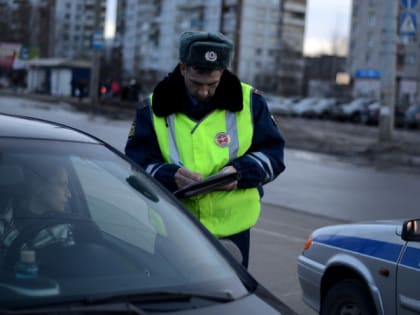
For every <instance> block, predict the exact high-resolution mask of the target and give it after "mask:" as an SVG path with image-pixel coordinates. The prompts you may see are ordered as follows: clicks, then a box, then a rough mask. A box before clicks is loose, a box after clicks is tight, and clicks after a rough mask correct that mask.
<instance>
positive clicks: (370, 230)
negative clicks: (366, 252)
mask: <svg viewBox="0 0 420 315" xmlns="http://www.w3.org/2000/svg"><path fill="white" fill-rule="evenodd" d="M404 221H405V220H403V219H396V220H377V221H366V222H358V223H349V224H341V225H333V226H326V227H322V228H319V229H317V230H315V231H314V232H313V234H312V239H313V240H314V241H316V240H317V239H320V238H322V239H325V238H326V237H329V238H334V237H337V236H346V237H354V238H367V239H377V240H387V241H390V238H391V239H392V238H393V239H394V241H393V242H395V243H402V242H403V241H402V240H401V231H402V224H403V222H404Z"/></svg>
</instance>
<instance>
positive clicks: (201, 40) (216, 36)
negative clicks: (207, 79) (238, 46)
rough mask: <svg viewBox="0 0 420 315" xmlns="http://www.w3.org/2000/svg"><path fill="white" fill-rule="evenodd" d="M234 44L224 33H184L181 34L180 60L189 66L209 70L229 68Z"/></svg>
mask: <svg viewBox="0 0 420 315" xmlns="http://www.w3.org/2000/svg"><path fill="white" fill-rule="evenodd" d="M232 54H233V43H232V42H231V41H230V40H229V39H228V38H227V37H226V36H224V35H223V34H222V33H209V32H202V31H199V32H184V33H182V34H181V38H180V45H179V58H180V60H181V62H184V63H186V64H187V65H189V66H197V67H200V68H204V69H209V70H217V69H226V68H228V67H229V65H230V62H231V59H232Z"/></svg>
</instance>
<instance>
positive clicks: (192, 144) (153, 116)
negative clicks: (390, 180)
mask: <svg viewBox="0 0 420 315" xmlns="http://www.w3.org/2000/svg"><path fill="white" fill-rule="evenodd" d="M232 55H233V44H232V42H231V41H230V40H229V39H228V38H226V37H225V36H224V35H223V34H220V33H209V32H201V31H200V32H185V33H183V34H182V35H181V37H180V49H179V57H180V62H179V64H178V65H177V66H176V67H175V69H174V70H173V71H172V72H171V73H170V74H169V75H168V76H167V77H166V78H164V79H163V80H162V81H161V82H159V83H158V84H157V86H156V87H155V89H154V91H153V93H152V94H151V95H150V97H149V98H147V99H146V100H144V101H142V102H140V104H139V106H138V108H137V111H136V116H135V119H134V121H133V124H132V126H131V130H130V134H129V137H128V141H127V143H126V147H125V152H126V155H127V156H128V157H130V158H131V159H132V160H134V161H135V162H137V163H138V164H140V165H141V166H142V167H143V168H144V169H145V170H146V172H148V173H149V174H150V175H151V176H153V177H154V178H156V179H157V180H158V181H160V182H161V183H162V184H163V185H164V186H165V187H166V188H167V189H169V190H170V191H172V192H174V191H175V190H177V189H180V188H182V187H184V186H185V185H188V184H191V183H195V182H197V181H200V180H202V179H205V178H207V177H208V176H210V175H213V174H217V173H220V172H231V171H236V172H238V173H239V175H240V177H239V179H238V180H237V181H235V182H233V183H230V184H226V185H224V186H223V187H221V188H219V189H218V190H217V191H212V192H209V193H206V194H203V195H200V196H195V197H191V198H186V199H181V201H182V202H183V203H184V204H185V206H186V207H187V208H188V209H189V210H190V211H191V212H192V213H193V214H194V215H195V216H196V217H197V218H198V219H199V220H200V221H201V223H202V224H204V226H205V227H206V228H207V229H208V230H209V231H210V232H211V233H212V234H213V235H214V236H216V237H217V238H227V239H230V240H231V241H233V242H234V243H235V244H236V245H237V246H238V247H239V249H240V251H241V254H242V258H243V260H242V264H243V265H244V266H245V267H246V268H247V267H248V260H249V248H250V228H251V227H252V226H254V225H255V224H256V222H257V220H258V217H259V215H260V210H261V202H260V200H261V197H262V195H263V189H262V185H263V184H266V183H268V182H270V181H272V180H274V179H275V178H276V177H277V176H278V175H279V174H280V173H281V172H282V171H283V170H284V169H285V165H284V162H283V149H284V139H283V137H282V136H281V134H280V132H279V130H278V128H277V126H276V125H275V123H274V121H273V120H272V118H271V116H270V113H269V111H268V108H267V104H266V101H265V100H264V98H263V96H262V95H261V94H260V93H259V92H258V91H257V90H255V89H254V88H252V87H251V86H250V85H248V84H246V83H244V82H241V81H240V80H239V79H238V77H237V76H235V75H234V74H233V73H231V72H230V71H229V70H228V67H229V65H230V62H231V59H232Z"/></svg>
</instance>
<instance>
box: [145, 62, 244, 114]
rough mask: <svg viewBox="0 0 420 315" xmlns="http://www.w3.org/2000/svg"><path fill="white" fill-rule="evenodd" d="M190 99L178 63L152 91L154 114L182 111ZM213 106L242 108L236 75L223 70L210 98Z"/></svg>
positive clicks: (235, 110) (228, 108)
mask: <svg viewBox="0 0 420 315" xmlns="http://www.w3.org/2000/svg"><path fill="white" fill-rule="evenodd" d="M189 104H190V101H189V99H188V96H187V94H186V88H185V84H184V77H183V76H182V74H181V70H180V68H179V65H178V66H177V67H176V68H175V69H174V71H173V72H171V73H169V74H168V76H167V77H166V78H165V79H163V80H162V81H161V82H159V84H158V85H157V86H156V87H155V89H154V91H153V104H152V109H153V112H154V113H155V115H156V116H159V117H165V116H168V115H170V114H173V113H177V112H184V109H185V108H186V107H188V106H189ZM211 104H212V105H213V106H214V108H218V109H224V110H229V111H232V112H237V111H240V110H242V107H243V104H242V87H241V82H240V81H239V79H238V77H236V76H235V75H234V74H232V73H231V72H230V71H228V70H225V71H224V72H223V75H222V78H221V79H220V83H219V86H218V87H217V89H216V93H215V94H214V96H213V97H212V99H211Z"/></svg>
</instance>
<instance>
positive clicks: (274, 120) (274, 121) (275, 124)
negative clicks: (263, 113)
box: [270, 115, 278, 127]
mask: <svg viewBox="0 0 420 315" xmlns="http://www.w3.org/2000/svg"><path fill="white" fill-rule="evenodd" d="M270 118H271V121H272V122H273V125H274V126H276V127H278V125H277V120H276V118H275V117H274V116H273V115H270Z"/></svg>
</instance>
